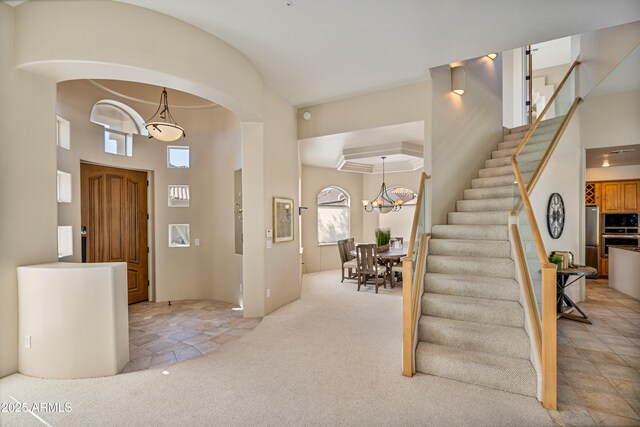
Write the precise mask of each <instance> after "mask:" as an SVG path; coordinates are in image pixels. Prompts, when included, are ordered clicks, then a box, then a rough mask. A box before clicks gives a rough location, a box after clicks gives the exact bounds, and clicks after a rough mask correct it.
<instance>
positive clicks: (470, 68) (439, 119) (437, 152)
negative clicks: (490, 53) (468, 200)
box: [425, 57, 502, 224]
mask: <svg viewBox="0 0 640 427" xmlns="http://www.w3.org/2000/svg"><path fill="white" fill-rule="evenodd" d="M461 64H462V65H463V66H464V68H465V71H466V89H465V93H464V95H462V96H459V95H456V94H455V93H453V92H451V71H450V67H449V65H445V66H441V67H437V68H432V69H431V70H430V71H431V79H432V105H433V114H432V127H431V129H432V132H431V145H432V147H431V156H432V165H433V171H432V174H431V185H432V194H431V197H432V200H433V202H432V203H433V207H432V209H431V210H432V212H433V214H432V221H433V222H432V223H433V224H446V216H447V212H450V211H454V210H455V202H456V200H459V199H462V194H463V190H464V189H466V188H469V187H470V184H471V179H472V178H476V177H477V176H478V170H479V169H480V168H482V167H484V161H485V160H486V159H488V158H490V157H491V151H493V150H495V149H496V147H497V145H498V142H500V141H501V140H502V63H501V60H500V57H498V58H497V59H496V60H495V61H492V60H490V59H489V58H487V57H481V58H476V59H470V60H468V61H464V62H462V63H461ZM425 149H427V148H425Z"/></svg>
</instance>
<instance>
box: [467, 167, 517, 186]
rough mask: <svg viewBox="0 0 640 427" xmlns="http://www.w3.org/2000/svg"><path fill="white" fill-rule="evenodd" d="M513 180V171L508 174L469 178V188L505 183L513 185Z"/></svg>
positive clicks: (503, 184)
mask: <svg viewBox="0 0 640 427" xmlns="http://www.w3.org/2000/svg"><path fill="white" fill-rule="evenodd" d="M512 172H513V171H512ZM515 180H516V178H515V175H514V174H513V173H511V174H509V175H501V176H490V177H484V178H474V179H472V180H471V188H472V189H477V188H491V187H503V186H505V185H514V182H515Z"/></svg>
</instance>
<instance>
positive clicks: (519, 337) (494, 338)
mask: <svg viewBox="0 0 640 427" xmlns="http://www.w3.org/2000/svg"><path fill="white" fill-rule="evenodd" d="M418 337H419V340H420V341H425V342H428V343H433V344H439V345H446V346H449V347H456V348H459V349H462V350H471V351H482V352H485V353H495V354H499V355H502V356H509V357H515V358H518V359H527V360H528V359H529V353H530V348H529V346H530V344H529V336H528V335H527V333H526V332H525V331H524V329H522V328H513V327H509V326H497V325H487V324H484V323H477V322H468V321H464V320H456V319H445V318H441V317H434V316H428V315H427V316H422V317H421V318H420V323H419V325H418Z"/></svg>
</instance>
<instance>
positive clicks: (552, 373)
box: [511, 60, 581, 409]
mask: <svg viewBox="0 0 640 427" xmlns="http://www.w3.org/2000/svg"><path fill="white" fill-rule="evenodd" d="M579 64H580V62H579V61H578V60H576V61H575V62H574V63H573V64H572V65H571V67H570V68H569V71H567V74H566V75H565V76H564V78H563V79H562V81H561V82H560V84H559V85H558V87H557V89H556V90H555V92H554V93H553V95H552V96H551V99H550V100H549V102H548V103H547V105H546V106H545V108H544V109H543V111H542V113H541V114H540V115H539V116H538V118H537V120H536V121H535V122H534V123H533V124H532V125H531V128H530V129H529V131H528V132H527V133H526V135H525V136H524V138H523V139H522V141H521V142H520V144H519V145H518V148H517V149H516V152H515V154H514V155H513V157H512V158H511V164H512V166H513V172H514V175H515V178H516V184H517V187H518V193H519V195H520V198H521V203H519V204H516V207H515V208H514V211H512V216H517V215H518V213H519V212H521V210H522V209H524V211H525V214H526V218H527V222H528V224H529V227H530V229H531V234H532V237H533V241H534V243H535V250H536V254H537V258H538V261H539V262H540V266H541V270H542V274H541V277H542V293H541V294H542V295H541V301H539V302H538V303H540V305H541V306H542V310H541V311H542V312H541V313H540V314H539V316H538V310H537V308H536V301H535V296H534V291H533V288H532V283H531V280H530V278H529V277H528V276H529V272H530V271H529V269H528V267H527V263H526V260H525V259H524V251H523V249H522V242H521V237H520V233H519V230H518V226H517V225H516V224H513V225H512V229H511V230H512V235H513V236H514V243H515V246H516V258H517V262H518V264H519V266H520V268H521V271H523V276H525V277H524V280H523V282H524V286H525V304H526V305H527V308H528V311H529V312H530V313H531V314H534V315H533V316H532V317H533V322H532V325H531V326H532V335H533V341H534V344H535V347H536V348H535V352H536V353H537V356H538V359H539V360H540V367H541V371H542V387H541V391H542V393H541V394H542V404H543V405H544V407H545V408H547V409H556V408H557V335H556V326H557V325H556V320H557V319H556V269H557V267H556V265H555V264H552V263H550V262H549V260H548V258H547V251H546V249H545V247H544V243H543V240H542V235H541V234H540V229H539V228H538V222H537V220H536V217H535V214H534V211H533V208H532V206H531V200H530V199H529V195H530V194H531V191H532V190H533V187H534V186H535V184H536V182H537V181H538V179H539V177H540V175H541V174H542V172H543V171H544V168H545V166H546V164H547V162H548V161H549V159H550V157H551V155H552V154H553V151H554V150H555V148H556V146H557V144H558V142H559V141H560V138H561V136H562V134H563V133H564V131H565V129H566V127H567V125H568V124H569V122H570V121H571V118H572V116H573V114H574V113H575V111H576V108H577V107H578V104H579V103H580V102H581V98H580V97H577V98H576V99H575V101H574V102H573V103H572V105H571V107H570V109H569V111H568V112H567V114H566V116H565V118H564V120H563V121H562V124H561V125H560V127H559V128H558V131H557V132H556V133H555V134H554V135H553V137H552V139H551V143H550V144H549V146H548V147H547V150H546V152H545V154H544V155H543V157H542V159H541V160H540V163H539V164H538V166H537V167H536V170H535V172H534V173H533V175H532V177H531V178H530V179H529V182H527V183H525V182H524V179H523V178H522V173H521V171H520V168H519V166H518V161H517V157H518V155H519V154H520V153H521V152H522V150H523V149H524V147H525V146H526V145H527V143H528V142H529V140H530V139H531V137H532V136H533V135H534V133H535V131H536V129H537V128H538V125H540V123H541V122H542V119H543V118H544V116H545V114H546V113H547V112H548V110H549V108H550V107H551V105H552V104H553V102H554V101H555V99H556V97H557V95H558V93H560V91H561V90H562V88H563V86H564V85H565V83H566V82H567V80H568V79H569V77H570V75H571V73H573V71H574V69H575V68H576V67H577V66H578V65H579Z"/></svg>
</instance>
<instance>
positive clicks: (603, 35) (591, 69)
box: [578, 21, 640, 98]
mask: <svg viewBox="0 0 640 427" xmlns="http://www.w3.org/2000/svg"><path fill="white" fill-rule="evenodd" d="M639 43H640V21H636V22H631V23H629V24H624V25H618V26H616V27H610V28H605V29H602V30H599V31H593V32H591V33H587V34H581V35H580V43H579V46H580V61H581V64H580V74H579V79H578V81H579V84H578V87H579V90H578V93H579V96H581V97H583V98H585V97H586V96H587V95H588V94H589V92H591V89H593V88H594V87H596V86H597V85H598V84H599V83H600V82H601V81H602V80H604V79H605V78H606V77H607V76H608V75H609V73H611V71H613V70H614V69H615V68H616V67H617V66H618V65H619V64H620V63H621V62H622V61H623V60H624V59H625V58H626V57H627V55H629V54H630V53H631V52H632V51H633V50H634V49H635V48H636V47H637V46H638V44H639Z"/></svg>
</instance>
